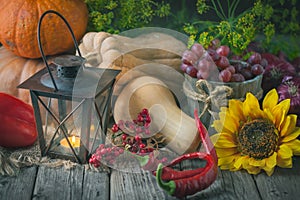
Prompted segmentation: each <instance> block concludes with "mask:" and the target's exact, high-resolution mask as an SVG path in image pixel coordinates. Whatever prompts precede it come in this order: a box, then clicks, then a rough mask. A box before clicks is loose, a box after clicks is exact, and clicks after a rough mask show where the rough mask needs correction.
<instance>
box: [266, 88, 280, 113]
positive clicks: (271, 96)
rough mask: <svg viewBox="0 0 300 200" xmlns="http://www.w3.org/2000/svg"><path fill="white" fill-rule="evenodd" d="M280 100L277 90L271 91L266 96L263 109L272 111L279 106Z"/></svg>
mask: <svg viewBox="0 0 300 200" xmlns="http://www.w3.org/2000/svg"><path fill="white" fill-rule="evenodd" d="M278 99H279V97H278V94H277V91H276V89H272V90H270V91H269V92H268V93H267V94H266V96H265V98H264V100H263V109H266V108H268V109H272V108H273V107H274V106H276V105H277V103H278Z"/></svg>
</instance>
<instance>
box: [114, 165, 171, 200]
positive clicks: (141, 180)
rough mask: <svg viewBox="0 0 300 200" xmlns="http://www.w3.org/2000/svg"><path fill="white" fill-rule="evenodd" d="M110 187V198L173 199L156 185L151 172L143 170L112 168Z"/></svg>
mask: <svg viewBox="0 0 300 200" xmlns="http://www.w3.org/2000/svg"><path fill="white" fill-rule="evenodd" d="M110 187H111V190H110V191H111V194H110V198H111V200H123V199H124V200H128V199H130V200H140V199H147V200H148V199H149V200H150V199H159V200H160V199H174V198H172V197H170V196H168V195H167V194H165V193H164V192H163V191H162V190H161V189H160V188H159V187H158V186H157V184H156V181H155V177H154V176H153V175H152V174H150V173H148V172H144V171H139V172H136V173H131V172H121V171H117V170H112V173H111V177H110Z"/></svg>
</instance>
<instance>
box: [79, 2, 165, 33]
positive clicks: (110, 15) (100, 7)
mask: <svg viewBox="0 0 300 200" xmlns="http://www.w3.org/2000/svg"><path fill="white" fill-rule="evenodd" d="M85 3H86V4H87V6H88V9H89V13H90V14H89V25H88V31H106V32H109V33H118V32H120V31H124V30H128V29H131V28H138V27H143V26H145V25H146V24H149V23H150V22H151V21H152V19H153V17H161V18H162V17H166V16H168V15H169V14H170V5H169V4H168V3H165V2H164V1H157V0H85Z"/></svg>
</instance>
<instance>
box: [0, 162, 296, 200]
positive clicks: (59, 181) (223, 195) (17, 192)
mask: <svg viewBox="0 0 300 200" xmlns="http://www.w3.org/2000/svg"><path fill="white" fill-rule="evenodd" d="M293 164H294V166H293V168H292V169H281V168H276V169H275V172H274V174H273V175H272V176H270V177H269V176H267V175H266V174H265V173H261V174H259V175H249V174H248V173H246V172H245V171H238V172H229V171H220V170H219V174H218V178H217V180H216V181H215V182H214V183H213V184H212V185H211V186H210V187H209V188H208V189H206V190H203V191H201V192H199V193H197V194H195V195H193V196H188V197H186V199H218V200H219V199H251V200H256V199H264V200H277V199H278V200H282V199H284V200H289V199H291V200H292V199H298V197H299V196H300V189H299V186H298V184H299V183H300V158H299V157H294V158H293ZM0 199H1V200H19V199H20V200H27V199H28V200H29V199H35V200H36V199H50V200H51V199H55V200H57V199H58V200H60V199H84V200H85V199H89V200H93V199H101V200H102V199H104V200H105V199H113V200H114V199H124V200H125V199H126V200H128V199H131V200H135V199H136V200H140V199H147V200H148V199H175V198H174V197H171V196H168V195H167V194H166V193H165V192H163V191H162V190H161V189H160V188H159V187H158V186H157V184H156V182H155V178H154V177H153V176H152V175H151V174H149V173H148V172H141V173H125V172H121V171H117V170H113V169H111V170H110V172H107V171H104V172H95V171H91V170H88V169H86V168H85V167H84V166H81V165H77V166H76V167H74V168H71V169H66V168H64V167H59V168H49V167H45V166H32V167H26V168H22V169H21V171H20V173H19V174H18V175H17V176H15V177H9V176H0Z"/></svg>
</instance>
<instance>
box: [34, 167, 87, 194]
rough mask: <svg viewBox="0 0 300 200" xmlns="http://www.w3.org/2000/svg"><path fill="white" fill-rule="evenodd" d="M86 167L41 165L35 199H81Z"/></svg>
mask: <svg viewBox="0 0 300 200" xmlns="http://www.w3.org/2000/svg"><path fill="white" fill-rule="evenodd" d="M83 177H84V167H82V166H76V167H74V168H72V169H65V168H64V167H59V168H50V167H44V166H40V167H39V170H38V174H37V178H36V183H35V188H34V191H33V199H47V200H52V199H53V200H56V199H74V200H76V199H81V198H82V194H83V191H82V188H83V187H82V184H83Z"/></svg>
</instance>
